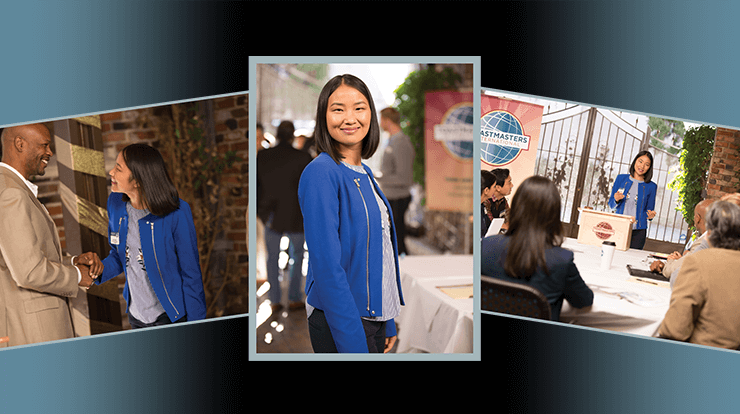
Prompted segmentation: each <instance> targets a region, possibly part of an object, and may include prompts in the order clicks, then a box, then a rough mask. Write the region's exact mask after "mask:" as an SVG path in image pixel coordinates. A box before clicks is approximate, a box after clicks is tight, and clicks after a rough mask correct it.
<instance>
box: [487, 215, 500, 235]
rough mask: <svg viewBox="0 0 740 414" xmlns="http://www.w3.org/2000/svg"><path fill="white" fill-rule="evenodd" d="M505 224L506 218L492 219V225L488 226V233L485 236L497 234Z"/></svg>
mask: <svg viewBox="0 0 740 414" xmlns="http://www.w3.org/2000/svg"><path fill="white" fill-rule="evenodd" d="M503 225H504V219H502V218H495V219H493V221H491V225H490V226H488V231H487V232H486V235H485V236H483V237H488V236H495V235H497V234H498V232H499V231H500V230H501V226H503Z"/></svg>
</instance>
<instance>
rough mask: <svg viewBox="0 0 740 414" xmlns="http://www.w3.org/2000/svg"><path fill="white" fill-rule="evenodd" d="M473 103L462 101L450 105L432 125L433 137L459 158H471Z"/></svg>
mask: <svg viewBox="0 0 740 414" xmlns="http://www.w3.org/2000/svg"><path fill="white" fill-rule="evenodd" d="M473 116H474V115H473V105H472V104H471V103H469V102H463V103H460V104H457V105H455V106H453V107H451V108H450V109H449V110H447V112H446V113H445V114H444V115H443V116H442V122H441V123H440V124H437V125H435V126H434V139H436V140H437V141H440V142H442V143H443V144H444V148H445V149H446V150H447V152H448V153H449V154H450V155H452V156H454V157H455V158H457V159H460V160H466V159H467V160H469V159H471V158H473V137H474V134H473V119H474V118H473Z"/></svg>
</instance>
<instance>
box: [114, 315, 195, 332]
mask: <svg viewBox="0 0 740 414" xmlns="http://www.w3.org/2000/svg"><path fill="white" fill-rule="evenodd" d="M187 321H188V315H185V316H183V317H182V318H180V319H178V320H177V322H176V323H179V322H187ZM128 322H129V323H130V324H131V329H139V328H148V327H150V326H160V325H169V324H171V323H172V321H170V318H169V316H167V313H166V312H165V313H162V314H161V315H159V316H158V317H157V320H155V321H154V322H152V323H144V322H142V321H140V320H138V319H136V318H134V317H133V315H131V314H130V313H129V314H128Z"/></svg>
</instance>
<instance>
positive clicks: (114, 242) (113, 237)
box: [110, 232, 120, 246]
mask: <svg viewBox="0 0 740 414" xmlns="http://www.w3.org/2000/svg"><path fill="white" fill-rule="evenodd" d="M119 242H120V241H119V239H118V233H114V232H111V234H110V244H112V245H114V246H118V243H119Z"/></svg>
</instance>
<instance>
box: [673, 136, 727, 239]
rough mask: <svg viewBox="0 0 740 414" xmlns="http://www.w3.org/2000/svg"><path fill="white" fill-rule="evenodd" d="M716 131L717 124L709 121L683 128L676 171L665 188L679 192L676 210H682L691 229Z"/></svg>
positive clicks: (707, 169)
mask: <svg viewBox="0 0 740 414" xmlns="http://www.w3.org/2000/svg"><path fill="white" fill-rule="evenodd" d="M715 133H716V128H715V127H712V126H709V125H702V126H700V127H693V128H690V129H689V130H688V131H686V135H684V140H683V147H682V149H681V152H680V154H679V170H678V174H677V175H676V176H675V177H674V178H673V180H671V182H670V183H668V188H669V189H670V190H672V191H674V192H677V193H678V207H676V210H678V211H680V212H681V213H682V214H683V218H684V220H686V223H688V224H689V230H691V232H693V230H694V206H696V204H697V203H699V202H700V201H702V200H703V197H702V192H703V190H704V188H705V187H706V184H707V175H708V172H709V164H710V162H711V160H712V154H713V153H714V137H715Z"/></svg>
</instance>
